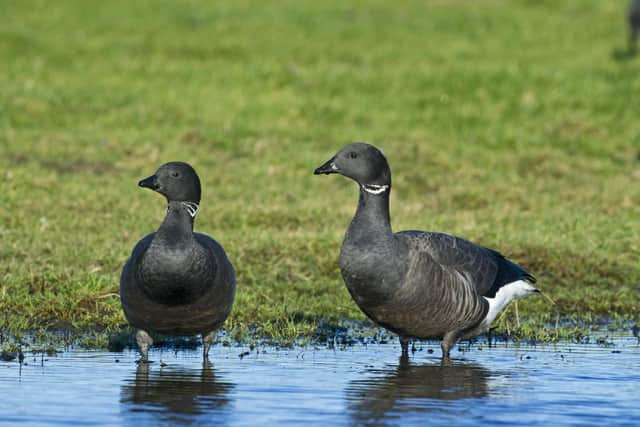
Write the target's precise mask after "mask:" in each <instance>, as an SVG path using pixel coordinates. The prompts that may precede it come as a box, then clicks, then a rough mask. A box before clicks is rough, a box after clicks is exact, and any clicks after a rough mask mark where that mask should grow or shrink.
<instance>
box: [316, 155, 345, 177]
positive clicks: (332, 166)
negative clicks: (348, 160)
mask: <svg viewBox="0 0 640 427" xmlns="http://www.w3.org/2000/svg"><path fill="white" fill-rule="evenodd" d="M334 159H335V157H334V158H333V159H331V160H329V161H328V162H326V163H325V164H324V165H322V166H320V167H319V168H318V169H316V170H314V171H313V174H314V175H321V174H325V175H329V174H330V173H338V172H340V169H338V166H336V163H335V161H334Z"/></svg>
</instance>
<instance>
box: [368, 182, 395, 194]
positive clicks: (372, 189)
mask: <svg viewBox="0 0 640 427" xmlns="http://www.w3.org/2000/svg"><path fill="white" fill-rule="evenodd" d="M362 189H363V190H364V191H366V192H367V193H369V194H375V195H378V194H382V193H384V192H385V191H387V190H388V189H389V186H388V185H378V184H362Z"/></svg>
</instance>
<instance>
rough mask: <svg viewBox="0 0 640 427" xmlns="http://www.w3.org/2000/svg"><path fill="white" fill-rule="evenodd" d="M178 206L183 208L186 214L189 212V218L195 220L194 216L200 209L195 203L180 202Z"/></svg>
mask: <svg viewBox="0 0 640 427" xmlns="http://www.w3.org/2000/svg"><path fill="white" fill-rule="evenodd" d="M180 204H181V205H182V206H184V208H185V209H186V210H187V212H189V216H191V218H195V217H196V215H198V209H199V208H200V205H199V204H197V203H196V202H180Z"/></svg>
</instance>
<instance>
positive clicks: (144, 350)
mask: <svg viewBox="0 0 640 427" xmlns="http://www.w3.org/2000/svg"><path fill="white" fill-rule="evenodd" d="M136 342H137V343H138V349H139V350H140V356H141V357H140V360H139V362H140V363H148V362H149V347H151V346H152V345H153V339H152V338H151V336H150V335H149V334H148V333H147V332H146V331H143V330H142V329H138V331H137V332H136Z"/></svg>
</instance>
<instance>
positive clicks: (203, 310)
mask: <svg viewBox="0 0 640 427" xmlns="http://www.w3.org/2000/svg"><path fill="white" fill-rule="evenodd" d="M138 185H139V186H140V187H146V188H150V189H152V190H153V191H156V192H158V193H160V194H162V195H163V196H165V197H166V199H167V202H168V206H167V214H166V216H165V218H164V221H162V224H161V225H160V228H159V229H158V231H157V232H155V233H151V234H149V235H147V236H146V237H145V238H143V239H142V240H140V241H139V242H138V244H136V246H135V247H134V248H133V252H132V253H131V257H130V258H129V259H128V260H127V263H126V264H125V265H124V268H123V269H122V275H121V277H120V300H121V303H122V309H123V311H124V314H125V316H126V318H127V320H128V321H129V323H130V324H131V326H133V327H134V328H136V329H137V332H136V341H137V343H138V347H139V349H140V353H141V355H142V358H141V359H140V361H141V362H147V361H148V350H149V347H150V346H151V345H152V344H153V340H152V339H151V337H150V336H149V332H157V333H160V334H164V335H197V334H202V341H203V344H204V349H203V357H204V358H205V359H206V358H207V356H208V354H209V348H210V347H211V343H212V341H213V338H214V331H215V330H216V329H217V328H218V327H220V326H221V325H222V323H223V322H224V321H225V319H226V318H227V316H229V313H230V312H231V307H232V305H233V299H234V297H235V292H236V279H235V272H234V270H233V266H232V265H231V262H229V259H228V258H227V255H226V254H225V252H224V249H222V246H220V245H219V244H218V243H217V242H216V241H215V240H213V239H212V238H211V237H209V236H207V235H205V234H200V233H194V232H193V223H194V220H195V217H196V214H197V213H198V206H199V204H200V179H199V178H198V175H197V174H196V171H195V170H194V169H193V168H192V167H191V166H190V165H188V164H187V163H182V162H171V163H167V164H165V165H162V166H161V167H160V169H158V171H157V172H156V173H155V174H154V175H152V176H150V177H148V178H146V179H143V180H142V181H140V182H139V183H138Z"/></svg>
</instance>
